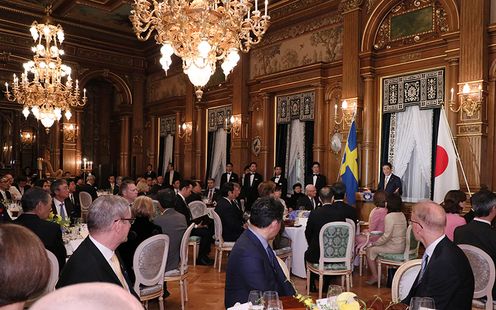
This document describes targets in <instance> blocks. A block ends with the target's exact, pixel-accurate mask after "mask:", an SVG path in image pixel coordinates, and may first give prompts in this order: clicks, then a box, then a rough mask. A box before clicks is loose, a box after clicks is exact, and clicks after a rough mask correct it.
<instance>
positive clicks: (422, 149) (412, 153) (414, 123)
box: [392, 106, 433, 201]
mask: <svg viewBox="0 0 496 310" xmlns="http://www.w3.org/2000/svg"><path fill="white" fill-rule="evenodd" d="M432 118H433V111H432V110H431V109H429V110H420V109H419V107H418V106H411V107H408V108H406V110H405V112H400V113H397V116H396V139H395V141H394V160H393V163H392V164H393V168H394V173H395V174H396V175H397V176H399V177H400V178H401V180H402V182H403V197H404V200H405V201H418V200H421V199H425V198H429V197H430V193H431V171H432V165H431V160H432Z"/></svg>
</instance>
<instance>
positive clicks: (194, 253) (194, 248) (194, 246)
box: [193, 242, 197, 267]
mask: <svg viewBox="0 0 496 310" xmlns="http://www.w3.org/2000/svg"><path fill="white" fill-rule="evenodd" d="M196 245H197V243H196V242H195V243H193V267H196V255H197V254H196Z"/></svg>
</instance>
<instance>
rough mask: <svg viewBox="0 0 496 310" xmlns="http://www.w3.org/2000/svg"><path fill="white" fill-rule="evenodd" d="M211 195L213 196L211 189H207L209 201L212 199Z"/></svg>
mask: <svg viewBox="0 0 496 310" xmlns="http://www.w3.org/2000/svg"><path fill="white" fill-rule="evenodd" d="M212 196H213V193H212V190H211V189H209V190H208V200H210V201H211V200H212Z"/></svg>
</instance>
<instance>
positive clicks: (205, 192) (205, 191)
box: [203, 188, 220, 202]
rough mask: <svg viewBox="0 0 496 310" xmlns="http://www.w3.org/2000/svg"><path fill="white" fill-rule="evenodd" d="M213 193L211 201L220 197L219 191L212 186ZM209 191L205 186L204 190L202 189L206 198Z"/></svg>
mask: <svg viewBox="0 0 496 310" xmlns="http://www.w3.org/2000/svg"><path fill="white" fill-rule="evenodd" d="M213 191H214V192H213V194H212V197H211V199H212V202H214V201H217V200H218V199H219V198H220V197H219V191H218V190H217V189H216V188H213ZM209 192H210V189H208V188H206V189H205V190H204V191H203V196H205V197H206V198H208V194H209Z"/></svg>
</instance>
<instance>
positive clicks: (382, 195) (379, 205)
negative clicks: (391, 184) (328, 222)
mask: <svg viewBox="0 0 496 310" xmlns="http://www.w3.org/2000/svg"><path fill="white" fill-rule="evenodd" d="M386 197H387V193H386V192H385V191H382V190H381V191H377V192H375V193H374V204H375V208H374V209H372V211H371V212H370V215H369V228H368V230H363V232H362V234H360V235H358V236H356V238H355V253H356V255H357V256H356V258H355V265H356V266H358V263H359V257H358V254H359V252H360V249H361V248H363V247H365V246H366V245H367V244H369V243H371V242H374V241H377V239H379V238H380V237H381V234H380V233H383V232H384V218H385V217H386V214H387V209H386ZM371 232H374V233H373V234H370V236H369V240H368V243H367V235H368V234H369V233H371ZM379 232H380V233H379Z"/></svg>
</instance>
